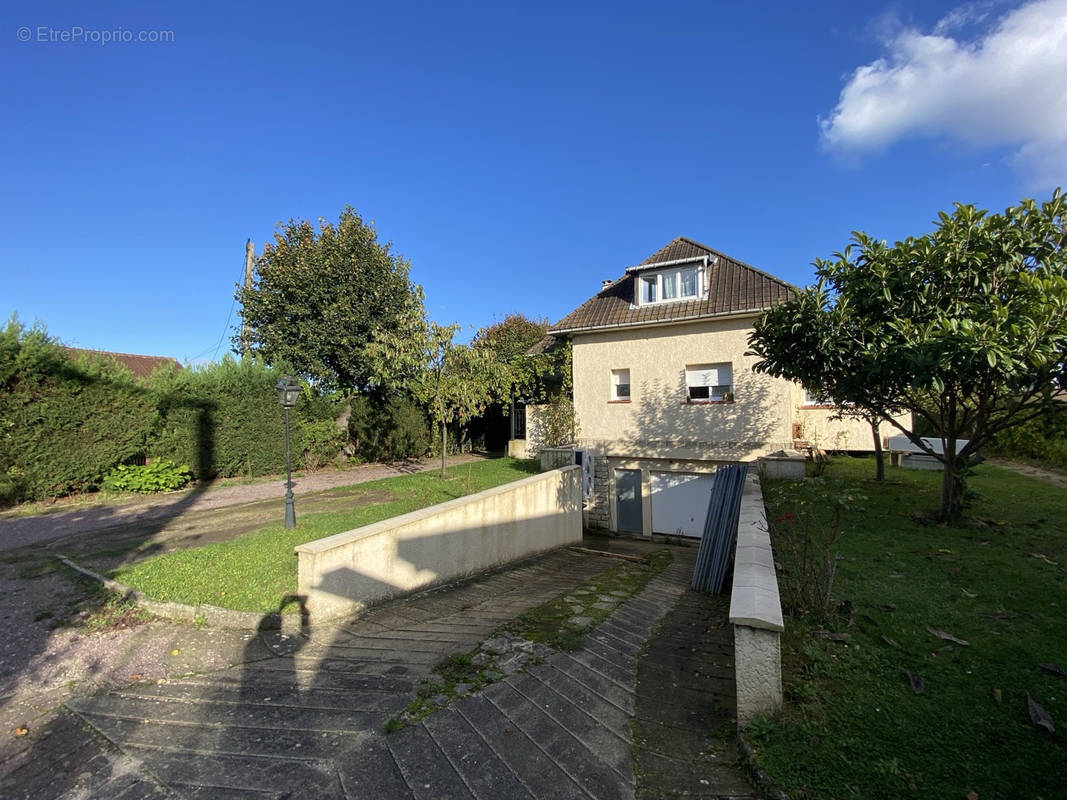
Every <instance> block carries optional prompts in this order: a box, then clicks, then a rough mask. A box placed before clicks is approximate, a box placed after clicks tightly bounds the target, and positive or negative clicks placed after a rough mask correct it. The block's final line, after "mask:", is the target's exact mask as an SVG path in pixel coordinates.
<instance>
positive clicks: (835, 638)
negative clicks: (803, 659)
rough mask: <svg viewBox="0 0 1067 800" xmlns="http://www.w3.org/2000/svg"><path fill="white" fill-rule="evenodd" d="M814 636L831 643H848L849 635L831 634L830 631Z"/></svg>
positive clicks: (817, 633)
mask: <svg viewBox="0 0 1067 800" xmlns="http://www.w3.org/2000/svg"><path fill="white" fill-rule="evenodd" d="M813 635H814V636H817V637H818V638H820V639H827V640H828V641H831V642H847V641H848V634H847V633H831V632H830V631H815V632H814V634H813Z"/></svg>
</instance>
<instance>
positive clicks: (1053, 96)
mask: <svg viewBox="0 0 1067 800" xmlns="http://www.w3.org/2000/svg"><path fill="white" fill-rule="evenodd" d="M989 10H990V6H989V5H988V4H987V3H975V4H971V5H968V6H963V7H961V8H958V9H956V10H954V11H952V12H950V13H949V14H947V15H946V16H945V17H944V18H943V19H942V20H941V21H940V22H938V23H937V25H936V26H935V27H934V29H933V31H932V32H931V33H922V32H920V31H918V30H916V29H914V28H902V29H898V30H897V31H896V32H895V33H893V34H892V35H891V36H890V37H889V38H888V39H887V40H886V43H885V44H886V50H887V52H886V55H885V56H884V57H883V58H879V59H878V60H876V61H874V62H872V63H870V64H867V65H865V66H862V67H859V68H858V69H856V71H855V72H853V73H852V75H851V77H850V78H849V80H848V83H847V84H846V85H845V88H844V89H843V90H842V92H841V97H840V99H839V100H838V103H837V107H836V108H834V110H833V111H832V112H831V114H830V115H829V116H828V117H826V118H820V119H819V126H820V128H821V131H822V141H823V144H824V145H825V146H826V147H827V148H829V149H831V150H835V151H838V152H857V151H877V150H880V149H882V148H884V147H886V146H888V145H890V144H892V143H893V142H895V141H898V140H900V139H902V138H905V137H914V136H928V137H944V138H948V139H952V140H956V141H960V142H964V143H966V144H968V145H970V146H972V147H998V146H1010V147H1012V148H1015V154H1014V157H1013V163H1014V164H1015V166H1016V167H1017V168H1018V169H1019V170H1020V171H1021V172H1023V173H1024V174H1025V175H1026V177H1027V179H1028V182H1030V183H1032V184H1035V185H1040V186H1043V187H1044V186H1053V185H1057V184H1060V183H1064V182H1067V0H1037V1H1036V2H1030V3H1026V4H1024V5H1022V6H1020V7H1019V8H1016V9H1014V10H1013V11H1010V12H1008V13H1007V14H1005V15H1004V16H1002V17H1000V18H999V19H996V20H993V21H992V24H990V21H989ZM982 24H985V25H986V26H987V27H986V28H985V30H984V31H983V32H982V33H980V34H979V35H977V36H975V37H973V38H972V39H969V40H966V39H964V38H963V36H962V31H963V30H964V29H972V28H974V27H975V26H976V25H978V26H979V27H981V25H982ZM953 33H955V34H956V36H958V37H959V38H956V37H954V36H953Z"/></svg>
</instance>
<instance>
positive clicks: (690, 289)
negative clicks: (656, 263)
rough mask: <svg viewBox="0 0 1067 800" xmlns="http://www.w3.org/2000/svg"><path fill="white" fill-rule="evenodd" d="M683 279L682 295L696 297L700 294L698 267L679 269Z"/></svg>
mask: <svg viewBox="0 0 1067 800" xmlns="http://www.w3.org/2000/svg"><path fill="white" fill-rule="evenodd" d="M678 274H679V276H680V277H681V279H682V297H696V296H697V295H698V294H700V273H699V272H698V270H697V268H696V267H685V268H684V269H680V270H678Z"/></svg>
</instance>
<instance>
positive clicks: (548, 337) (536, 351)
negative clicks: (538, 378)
mask: <svg viewBox="0 0 1067 800" xmlns="http://www.w3.org/2000/svg"><path fill="white" fill-rule="evenodd" d="M557 341H559V340H558V339H557V338H556V337H555V336H553V335H552V334H550V333H546V334H545V336H544V337H543V338H542V339H540V340H539V341H538V342H537V343H535V344H534V345H533V346H532V347H530V349H529V350H527V351H526V355H528V356H539V355H541V353H549V352H551V351H552V348H554V347H555V346H556V342H557Z"/></svg>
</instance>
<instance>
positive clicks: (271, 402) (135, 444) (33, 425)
mask: <svg viewBox="0 0 1067 800" xmlns="http://www.w3.org/2000/svg"><path fill="white" fill-rule="evenodd" d="M283 374H284V371H283V368H282V367H277V368H272V367H269V366H267V365H265V364H263V363H262V362H261V361H258V360H256V359H234V358H232V357H229V356H227V357H226V358H224V359H223V361H222V362H221V363H219V364H209V365H205V366H202V367H194V368H188V369H184V370H181V371H177V372H176V371H173V370H165V369H163V370H158V371H157V372H155V373H154V374H153V375H152V376H151V377H150V378H148V379H138V378H135V377H134V376H133V375H132V373H130V372H129V370H127V369H126V368H124V367H123V366H121V365H120V364H118V363H116V362H115V361H113V360H110V359H108V358H107V357H106V356H104V355H102V354H93V353H87V354H84V355H82V356H80V357H78V358H77V359H74V358H72V357H71V355H70V353H69V352H68V351H66V350H65V349H64V348H62V347H61V346H60V345H59V344H58V343H57V342H56V341H55V340H54V339H52V338H51V337H50V336H48V334H47V333H46V332H45V331H44V329H43V328H42V327H40V326H35V327H32V328H27V327H25V326H23V325H22V324H21V323H19V321H18V320H17V319H16V318H15V317H12V319H11V320H10V321H9V322H8V324H7V325H6V326H5V327H3V328H0V504H3V505H10V504H13V503H18V502H22V501H26V500H43V499H47V498H55V497H60V496H63V495H68V494H72V493H75V492H82V491H87V490H92V489H95V488H97V487H99V486H100V485H101V484H102V482H103V480H104V477H105V476H106V475H108V474H109V473H110V472H111V470H112V469H114V468H115V467H116V466H118V465H120V464H130V463H133V462H135V461H137V460H138V459H142V458H145V457H148V458H150V459H157V458H169V459H170V460H171V461H173V462H174V463H176V464H187V465H189V469H190V471H191V472H192V473H193V476H194V477H195V478H197V479H201V480H204V479H210V478H213V477H216V476H225V477H228V476H232V475H238V474H241V475H263V474H269V473H279V472H281V471H283V470H284V469H285V430H284V414H283V412H282V409H281V406H280V405H279V404H278V400H277V394H276V392H275V389H274V385H275V383H277V381H278V379H279V378H280V377H282V375H283ZM337 412H338V403H337V399H336V397H335V396H332V395H323V394H322V393H320V392H317V391H315V390H314V389H312V388H310V387H307V386H305V388H304V395H303V397H302V398H301V400H300V402H299V403H298V405H297V407H296V408H295V409H293V410H292V411H291V412H290V422H291V428H292V448H293V452H294V453H295V454H297V457H298V458H299V457H300V456H301V455H304V461H305V464H309V463H310V462H311V461H314V462H316V463H325V462H326V461H328V460H329V459H330V458H332V457H333V456H334V455H336V454H338V453H340V451H341V448H342V446H343V444H344V442H343V440H344V438H345V437H344V433H343V432H341V433H340V434H339V435H338V434H334V433H333V432H332V429H331V426H333V424H334V423H333V420H334V419H335V418H336V416H337ZM331 450H333V454H332V455H331V453H330V451H331Z"/></svg>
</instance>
